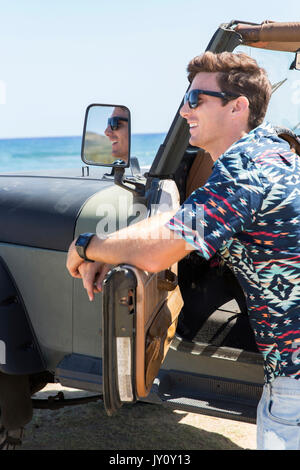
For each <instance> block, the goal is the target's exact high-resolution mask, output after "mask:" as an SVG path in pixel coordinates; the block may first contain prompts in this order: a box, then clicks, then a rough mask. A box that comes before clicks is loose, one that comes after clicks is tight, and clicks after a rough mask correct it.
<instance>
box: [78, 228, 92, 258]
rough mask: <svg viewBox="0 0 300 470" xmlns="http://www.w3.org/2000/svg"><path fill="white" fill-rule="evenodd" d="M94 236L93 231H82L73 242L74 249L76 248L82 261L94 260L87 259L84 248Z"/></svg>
mask: <svg viewBox="0 0 300 470" xmlns="http://www.w3.org/2000/svg"><path fill="white" fill-rule="evenodd" d="M94 236H95V233H89V232H88V233H82V234H81V235H79V237H78V238H77V241H76V243H75V246H76V250H77V253H78V254H79V256H80V257H81V258H83V259H84V261H89V262H90V263H93V262H94V260H92V259H89V258H87V257H86V254H85V252H86V249H87V247H88V245H89V243H90V241H91V239H92V238H93V237H94Z"/></svg>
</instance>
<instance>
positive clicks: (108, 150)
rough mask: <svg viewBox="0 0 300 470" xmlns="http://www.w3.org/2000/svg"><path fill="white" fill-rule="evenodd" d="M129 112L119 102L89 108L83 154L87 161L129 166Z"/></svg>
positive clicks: (106, 164)
mask: <svg viewBox="0 0 300 470" xmlns="http://www.w3.org/2000/svg"><path fill="white" fill-rule="evenodd" d="M129 150H130V113H129V110H128V108H126V107H125V106H119V105H115V106H112V105H99V104H93V105H90V106H89V107H88V108H87V112H86V117H85V126H84V132H83V139H82V152H81V157H82V160H83V161H84V162H85V163H88V164H92V165H103V166H116V165H117V166H119V165H120V166H123V167H127V166H129Z"/></svg>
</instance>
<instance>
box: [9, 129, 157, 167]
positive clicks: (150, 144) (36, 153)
mask: <svg viewBox="0 0 300 470" xmlns="http://www.w3.org/2000/svg"><path fill="white" fill-rule="evenodd" d="M165 136H166V134H165V133H161V134H133V135H132V136H131V151H130V154H131V156H133V157H137V158H138V160H139V164H140V167H146V168H148V167H150V166H151V163H152V161H153V159H154V157H155V155H156V152H157V150H158V148H159V146H160V145H161V144H162V143H163V141H164V138H165ZM80 153H81V136H74V137H35V138H31V137H30V138H29V137H28V138H16V139H0V172H5V173H6V172H16V171H17V172H19V171H35V170H45V171H47V170H57V169H68V168H78V167H79V166H81V165H82V160H81V156H80Z"/></svg>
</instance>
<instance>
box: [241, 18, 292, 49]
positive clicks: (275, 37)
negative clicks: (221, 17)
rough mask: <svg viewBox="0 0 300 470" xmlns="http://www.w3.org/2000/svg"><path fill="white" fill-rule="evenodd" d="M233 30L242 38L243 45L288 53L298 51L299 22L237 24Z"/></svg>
mask: <svg viewBox="0 0 300 470" xmlns="http://www.w3.org/2000/svg"><path fill="white" fill-rule="evenodd" d="M234 30H235V31H236V32H237V33H239V34H240V35H241V36H242V38H243V44H245V45H247V46H251V47H258V48H262V49H271V50H274V51H289V52H296V51H297V50H298V49H300V22H298V23H277V22H275V21H264V22H263V23H262V24H260V25H250V24H242V23H238V24H237V25H236V26H235V27H234Z"/></svg>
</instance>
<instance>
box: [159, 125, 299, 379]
mask: <svg viewBox="0 0 300 470" xmlns="http://www.w3.org/2000/svg"><path fill="white" fill-rule="evenodd" d="M299 170H300V157H299V156H298V155H297V154H295V153H293V152H291V151H290V147H289V144H288V143H287V142H286V141H284V140H282V139H280V138H279V137H278V136H277V134H276V133H275V131H274V129H273V128H272V127H271V126H270V125H269V124H267V123H264V124H262V125H261V126H259V127H257V128H256V129H253V130H252V131H251V132H249V134H247V135H246V136H244V137H243V138H242V139H240V140H239V141H238V142H236V143H234V144H233V145H232V146H231V147H230V148H229V149H228V150H227V151H226V152H225V153H224V154H223V155H221V157H220V158H219V159H218V160H217V161H216V162H215V164H214V168H213V172H212V175H211V177H210V178H209V180H208V181H207V183H206V184H205V186H203V187H202V188H199V189H196V190H195V191H194V192H193V193H192V194H191V195H190V197H189V198H188V199H187V200H186V201H185V203H184V204H183V205H182V206H181V208H180V209H179V210H178V212H177V213H176V214H175V216H174V217H173V218H172V219H171V220H170V221H169V222H168V223H167V227H168V228H169V229H171V230H174V231H175V232H176V233H177V234H179V235H180V236H181V237H183V238H184V239H185V240H186V241H187V242H188V243H190V244H191V245H193V247H194V248H195V249H196V250H197V253H198V254H199V255H200V256H203V257H204V258H205V259H210V258H211V257H212V256H213V255H214V254H215V253H216V251H218V253H219V254H220V255H221V256H222V258H223V259H224V260H225V262H226V263H227V264H228V266H229V267H230V268H231V269H232V270H233V272H234V273H235V275H236V277H237V279H238V281H239V283H240V285H241V286H242V288H243V290H244V293H245V296H246V301H247V306H248V313H249V319H250V323H251V326H252V328H253V330H254V334H255V339H256V343H257V346H258V348H259V350H260V352H261V353H262V355H263V358H264V370H265V380H266V382H271V381H272V380H273V379H274V378H276V377H277V376H289V377H294V378H296V379H298V378H300V197H299V195H300V171H299Z"/></svg>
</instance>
